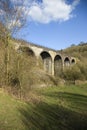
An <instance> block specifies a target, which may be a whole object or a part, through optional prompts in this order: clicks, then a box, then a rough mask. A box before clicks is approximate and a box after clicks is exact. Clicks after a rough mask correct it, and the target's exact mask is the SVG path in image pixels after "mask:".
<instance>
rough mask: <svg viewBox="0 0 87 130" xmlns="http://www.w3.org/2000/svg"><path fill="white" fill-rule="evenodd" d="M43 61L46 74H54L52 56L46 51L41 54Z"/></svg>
mask: <svg viewBox="0 0 87 130" xmlns="http://www.w3.org/2000/svg"><path fill="white" fill-rule="evenodd" d="M40 56H41V59H42V61H43V67H44V70H45V72H46V73H48V74H52V58H51V56H50V54H49V53H48V52H46V51H43V52H42V53H41V54H40Z"/></svg>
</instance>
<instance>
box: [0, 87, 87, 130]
mask: <svg viewBox="0 0 87 130" xmlns="http://www.w3.org/2000/svg"><path fill="white" fill-rule="evenodd" d="M30 97H31V98H30V102H29V103H25V102H23V101H19V100H16V99H14V98H12V97H10V96H8V95H7V94H5V93H4V92H3V91H1V90H0V130H86V129H87V85H84V86H80V87H78V86H66V87H48V88H39V89H38V90H37V89H36V90H33V91H32V92H31V93H30Z"/></svg>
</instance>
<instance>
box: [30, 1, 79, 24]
mask: <svg viewBox="0 0 87 130" xmlns="http://www.w3.org/2000/svg"><path fill="white" fill-rule="evenodd" d="M78 3H79V0H74V2H73V3H72V4H71V5H70V4H67V3H66V0H43V2H42V3H37V2H34V3H33V4H32V5H31V7H30V9H29V17H30V18H31V20H33V21H36V22H40V23H49V22H51V21H66V20H69V19H70V18H71V17H72V11H73V9H75V7H76V5H77V4H78Z"/></svg>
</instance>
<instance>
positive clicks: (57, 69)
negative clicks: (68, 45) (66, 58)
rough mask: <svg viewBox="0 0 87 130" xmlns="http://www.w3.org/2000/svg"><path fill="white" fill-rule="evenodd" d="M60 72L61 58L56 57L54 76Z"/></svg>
mask: <svg viewBox="0 0 87 130" xmlns="http://www.w3.org/2000/svg"><path fill="white" fill-rule="evenodd" d="M61 71H62V57H61V56H60V55H56V56H55V58H54V75H55V76H58V75H59V74H60V73H61Z"/></svg>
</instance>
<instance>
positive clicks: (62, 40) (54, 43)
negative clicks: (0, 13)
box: [21, 0, 87, 50]
mask: <svg viewBox="0 0 87 130" xmlns="http://www.w3.org/2000/svg"><path fill="white" fill-rule="evenodd" d="M54 1H55V3H54ZM58 1H60V3H58ZM61 1H62V2H61ZM47 2H48V3H47ZM50 2H53V3H50ZM56 2H57V4H60V6H59V5H58V6H55V4H56ZM46 4H47V5H46ZM49 4H50V6H49ZM52 4H53V5H52ZM62 4H63V5H62ZM54 6H55V7H54ZM51 7H52V9H51ZM43 8H46V12H45V11H44V10H45V9H43ZM56 8H60V10H57V9H56ZM47 11H48V12H47ZM57 11H59V13H57ZM56 14H57V15H56ZM29 15H30V16H31V18H30V19H29V20H28V22H27V27H26V28H24V29H23V30H22V32H21V38H22V39H24V40H27V41H30V42H32V43H35V44H38V45H42V46H45V47H49V48H52V49H55V50H61V49H65V48H67V47H70V46H71V45H72V44H75V45H77V44H79V43H80V42H82V41H83V42H87V0H66V2H65V0H53V1H52V0H43V1H42V0H39V1H35V2H34V3H33V4H32V6H31V8H30V14H29ZM30 16H29V17H30Z"/></svg>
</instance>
